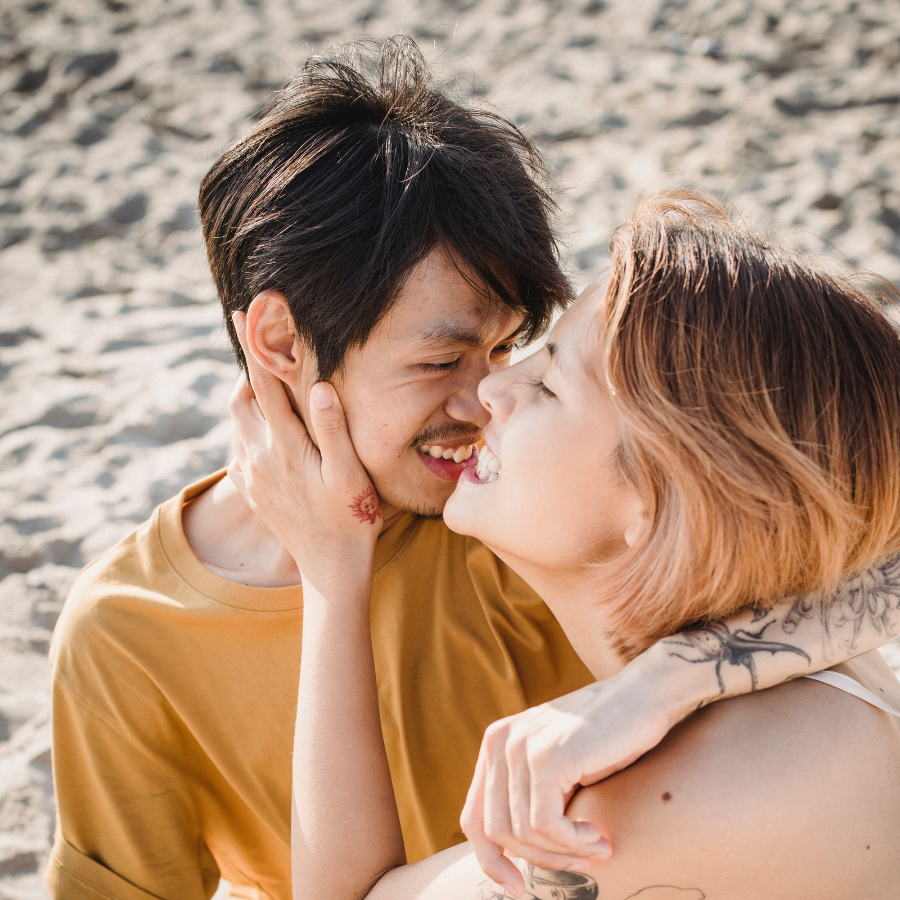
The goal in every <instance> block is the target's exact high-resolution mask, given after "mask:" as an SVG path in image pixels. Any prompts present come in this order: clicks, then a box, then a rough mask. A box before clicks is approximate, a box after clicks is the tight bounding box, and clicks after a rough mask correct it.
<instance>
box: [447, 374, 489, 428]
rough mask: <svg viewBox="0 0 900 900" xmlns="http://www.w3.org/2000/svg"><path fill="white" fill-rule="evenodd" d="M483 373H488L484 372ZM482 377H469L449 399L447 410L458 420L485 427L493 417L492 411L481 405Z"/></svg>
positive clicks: (448, 413)
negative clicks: (479, 390)
mask: <svg viewBox="0 0 900 900" xmlns="http://www.w3.org/2000/svg"><path fill="white" fill-rule="evenodd" d="M483 374H485V375H486V374H487V372H484V373H483ZM481 380H482V378H481V377H476V378H467V379H466V380H465V381H464V382H463V383H461V384H459V385H458V386H457V389H456V390H455V391H454V392H453V394H452V395H451V396H450V397H449V398H448V399H447V402H446V404H445V407H444V409H445V411H446V413H447V415H449V416H450V417H451V418H453V419H456V420H457V421H458V422H471V423H472V424H473V425H476V426H477V427H478V428H483V427H484V426H485V425H487V423H488V422H489V421H490V419H491V415H490V413H489V412H488V411H487V410H486V409H485V408H484V407H483V406H482V405H481V401H480V400H479V396H478V385H479V382H480V381H481Z"/></svg>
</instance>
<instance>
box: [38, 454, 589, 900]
mask: <svg viewBox="0 0 900 900" xmlns="http://www.w3.org/2000/svg"><path fill="white" fill-rule="evenodd" d="M222 475H223V473H221V472H220V473H217V474H216V475H213V476H211V477H210V478H207V479H206V480H205V481H202V482H200V483H199V484H196V485H193V486H191V487H189V488H187V489H186V490H185V491H183V492H182V493H181V494H180V495H178V496H177V497H174V498H173V499H172V500H169V501H168V502H166V503H164V504H163V505H162V506H161V507H159V508H158V509H157V510H156V511H155V512H154V514H153V516H152V517H151V518H150V519H149V520H148V521H147V522H145V523H144V524H143V525H141V527H140V528H138V529H137V531H135V532H134V533H133V534H132V535H130V536H129V537H128V538H126V539H125V540H124V541H122V543H120V544H119V545H118V546H116V547H114V548H113V549H112V550H110V551H109V552H108V553H106V554H104V555H103V556H102V557H101V558H100V559H99V560H97V561H96V562H95V563H93V564H92V565H90V566H88V567H87V568H86V569H85V570H84V572H83V573H82V574H81V576H80V577H79V579H78V581H77V582H76V584H75V586H74V588H73V589H72V593H71V594H70V596H69V598H68V600H67V601H66V604H65V608H64V610H63V613H62V616H61V617H60V620H59V624H58V626H57V629H56V633H55V635H54V638H53V645H52V649H51V657H52V662H53V671H54V683H53V765H54V779H55V783H56V794H57V802H58V806H59V819H58V826H57V836H56V842H55V846H54V850H53V855H52V857H51V862H50V868H49V870H48V873H47V881H48V884H49V885H50V889H51V893H52V894H53V896H54V897H55V898H57V900H88V898H90V900H147V898H151V897H153V898H164V900H200V898H204V900H205V898H208V897H210V896H211V895H212V894H213V892H214V891H215V889H216V886H217V885H218V881H219V877H220V875H221V877H223V878H226V879H228V881H230V882H232V883H233V884H236V885H242V886H246V887H248V888H250V889H255V891H256V892H257V893H256V896H258V897H259V898H260V900H263V898H278V900H289V898H290V896H291V890H290V788H291V749H292V736H293V729H294V714H295V709H296V702H297V684H298V673H299V667H300V629H301V625H302V620H303V608H302V607H303V601H302V590H301V588H299V587H287V588H255V587H245V586H243V585H239V584H236V583H234V582H231V581H227V580H225V579H223V578H219V577H218V576H216V575H214V574H212V573H211V572H210V571H209V570H208V569H206V568H205V567H204V566H203V564H202V563H201V562H200V561H199V560H198V559H197V557H196V556H195V555H194V554H193V552H192V550H191V548H190V546H189V545H188V542H187V539H186V538H185V535H184V530H183V528H182V523H181V510H182V507H183V505H184V503H185V502H187V501H189V500H191V499H192V498H194V497H196V496H197V495H198V494H200V493H201V492H202V491H204V490H205V489H206V488H208V487H209V486H210V485H211V484H213V483H215V481H216V480H218V479H219V478H221V477H222ZM372 639H373V643H374V650H375V664H376V669H377V675H378V693H379V699H380V704H381V722H382V728H383V730H384V738H385V743H386V746H387V754H388V760H389V763H390V769H391V776H392V779H393V784H394V791H395V793H396V796H397V802H398V805H399V808H400V819H401V823H402V827H403V836H404V840H405V842H406V850H407V855H408V858H409V860H410V861H415V860H417V859H421V858H422V857H424V856H427V855H429V854H432V853H435V852H437V851H439V850H442V849H444V848H446V847H449V846H451V845H453V844H455V843H459V842H460V841H462V840H464V837H463V835H462V833H461V831H460V829H459V814H460V811H461V809H462V806H463V802H464V800H465V796H466V791H467V789H468V786H469V782H470V780H471V777H472V773H473V771H474V767H475V761H476V758H477V756H478V749H479V746H480V744H481V737H482V734H483V733H484V729H485V727H486V726H487V725H488V724H490V723H491V722H493V721H494V720H496V719H498V718H501V717H503V716H507V715H510V714H512V713H515V712H518V711H520V710H522V709H525V708H526V707H529V706H533V705H535V704H537V703H541V702H543V701H545V700H548V699H550V698H552V697H555V696H559V695H560V694H563V693H566V692H568V691H571V690H574V689H576V688H578V687H581V686H582V685H584V684H586V683H588V682H589V681H591V676H590V673H589V672H588V671H587V669H586V668H585V667H584V666H583V664H582V663H581V661H580V660H579V659H578V657H577V656H576V655H575V652H574V651H573V650H572V648H571V646H570V645H569V643H568V641H567V640H566V638H565V636H564V635H563V632H562V630H561V629H560V627H559V625H558V624H557V622H556V620H555V619H554V618H553V616H552V614H551V613H550V611H549V610H548V609H547V607H546V606H545V605H544V603H543V602H542V601H541V600H540V599H539V598H538V597H537V596H536V595H535V593H534V592H533V591H532V590H531V589H530V588H529V587H528V586H527V585H526V584H525V583H524V582H523V581H522V580H521V579H520V578H519V577H518V576H517V575H516V574H515V573H514V572H512V571H511V570H510V569H509V568H507V567H506V566H505V565H504V564H503V563H501V562H500V561H499V560H498V559H497V558H496V557H495V556H494V555H493V554H492V553H491V552H490V551H489V550H488V549H487V548H486V547H484V545H482V544H481V543H479V542H478V541H476V540H474V539H472V538H466V537H461V536H459V535H456V534H454V533H453V532H451V531H450V530H449V529H448V528H447V527H446V526H445V525H444V524H443V522H441V521H426V520H422V519H418V518H416V517H414V516H412V515H406V516H404V517H402V518H401V519H400V520H399V521H398V522H396V523H395V524H394V525H392V526H391V527H390V528H389V529H388V530H387V531H386V532H385V533H384V534H383V535H382V536H381V538H380V539H379V541H378V545H377V549H376V556H375V580H374V587H373V594H372ZM299 727H301V728H302V727H303V725H302V723H300V725H299ZM348 851H349V852H352V848H348ZM248 895H249V896H252V895H253V893H252V890H251V892H250V893H249V894H248Z"/></svg>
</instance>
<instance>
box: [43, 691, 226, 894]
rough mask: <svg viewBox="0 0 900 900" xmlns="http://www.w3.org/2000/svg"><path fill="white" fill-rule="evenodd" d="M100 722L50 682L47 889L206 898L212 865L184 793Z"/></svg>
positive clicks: (215, 873)
mask: <svg viewBox="0 0 900 900" xmlns="http://www.w3.org/2000/svg"><path fill="white" fill-rule="evenodd" d="M107 719H108V717H107V716H106V715H105V714H104V712H103V711H97V710H93V709H91V708H90V707H89V706H88V704H87V703H85V702H84V701H83V700H81V699H79V698H78V697H76V696H75V694H74V693H73V692H72V691H71V690H70V689H69V688H68V687H67V685H66V684H65V683H64V682H63V681H61V680H60V679H59V677H57V678H56V679H55V681H54V688H53V770H54V784H55V788H56V798H57V805H58V820H57V831H56V840H55V844H54V848H53V853H52V855H51V859H50V866H49V869H48V871H47V884H48V886H49V888H50V892H51V895H52V896H53V897H54V898H56V900H100V898H102V900H144V898H162V900H208V898H209V897H211V896H212V895H213V893H215V890H216V887H217V885H218V882H219V870H218V867H217V865H216V863H215V860H214V859H213V857H212V855H211V853H210V851H209V849H208V848H207V846H206V844H205V843H204V841H203V837H202V830H201V823H200V821H199V817H198V813H197V810H196V807H195V804H194V803H193V802H192V799H191V797H190V794H189V792H188V791H186V790H185V787H184V786H182V785H179V784H178V783H177V781H176V780H175V779H174V778H173V776H172V775H171V774H170V773H169V772H167V771H166V770H165V769H164V768H163V767H162V766H161V765H160V764H159V763H158V762H157V761H156V760H154V759H153V757H152V754H151V753H149V752H148V751H147V748H143V747H141V746H140V745H139V744H138V743H137V742H135V741H134V740H133V739H129V738H128V737H126V736H125V735H124V734H122V733H121V732H120V730H119V729H117V728H116V727H114V725H113V724H112V723H111V722H110V721H108V720H107Z"/></svg>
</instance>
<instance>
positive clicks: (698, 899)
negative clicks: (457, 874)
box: [476, 860, 706, 900]
mask: <svg viewBox="0 0 900 900" xmlns="http://www.w3.org/2000/svg"><path fill="white" fill-rule="evenodd" d="M517 865H518V866H519V870H520V871H521V872H522V875H523V876H524V878H525V893H524V894H523V895H522V898H521V900H606V896H605V895H604V897H603V898H601V897H600V896H599V887H598V885H597V882H596V880H595V879H593V878H591V876H590V875H583V874H581V873H580V872H566V871H555V870H549V869H539V868H537V866H533V865H530V864H526V863H523V862H522V861H521V860H518V861H517ZM476 900H514V898H513V897H512V895H511V894H509V893H507V891H506V890H505V889H504V888H503V887H501V886H500V885H499V884H495V883H494V882H493V881H485V882H483V883H482V884H481V885H480V886H479V889H478V895H477V897H476ZM609 900H612V898H609ZM623 900H706V894H704V893H703V891H701V890H700V889H699V888H680V887H675V886H674V885H671V884H653V885H649V886H648V887H644V888H641V889H640V890H639V891H637V892H636V893H634V894H629V895H628V896H627V897H625V898H623Z"/></svg>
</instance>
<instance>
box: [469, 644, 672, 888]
mask: <svg viewBox="0 0 900 900" xmlns="http://www.w3.org/2000/svg"><path fill="white" fill-rule="evenodd" d="M645 656H646V659H644V658H643V657H638V659H637V660H635V661H634V662H632V663H631V665H629V666H628V667H627V668H625V669H624V670H622V671H621V672H619V673H618V674H617V675H615V676H614V677H613V678H609V679H607V680H605V681H602V682H597V683H596V684H592V685H589V686H587V687H585V688H582V689H581V690H578V691H574V692H573V693H571V694H567V695H566V696H565V697H560V698H558V699H557V700H553V701H551V702H549V703H544V704H542V705H541V706H536V707H534V708H533V709H528V710H525V711H524V712H522V713H519V714H518V715H515V716H510V717H509V718H506V719H501V720H500V721H498V722H495V723H494V724H492V725H491V726H489V727H488V729H487V731H486V732H485V736H484V740H483V742H482V745H481V752H480V754H479V757H478V765H477V767H476V770H475V778H474V780H473V782H472V785H471V787H470V788H469V795H468V798H467V799H466V805H465V808H464V809H463V814H462V818H461V824H462V828H463V831H464V832H465V834H466V837H467V838H468V839H469V841H470V842H471V844H472V849H473V850H474V852H475V855H476V856H477V857H478V862H479V863H480V864H481V867H482V869H484V871H485V873H486V874H487V875H488V876H490V877H491V878H492V879H493V880H494V881H496V882H498V883H501V884H504V885H506V886H507V887H508V888H509V889H510V891H511V892H512V893H513V895H514V896H520V895H521V893H522V891H523V890H524V888H525V884H524V882H523V880H522V875H521V873H520V872H519V870H518V869H517V868H516V866H514V865H513V863H512V862H511V861H510V860H509V859H508V858H507V856H506V855H504V850H505V851H506V853H507V854H508V855H509V856H515V857H521V858H523V859H526V860H527V861H528V862H530V863H534V864H535V865H537V866H540V867H541V868H546V869H572V870H575V871H579V870H581V871H583V870H585V869H587V868H588V866H589V864H590V860H591V859H592V858H593V859H606V858H608V857H609V856H610V855H611V854H612V847H611V845H610V843H609V842H608V840H607V839H606V838H605V837H604V836H603V835H601V834H600V832H599V831H598V830H597V829H596V827H595V826H594V825H592V824H590V823H588V822H575V821H572V820H571V819H569V818H568V817H567V816H566V815H565V810H566V806H567V805H568V802H569V800H570V799H571V798H572V795H573V794H574V793H575V791H576V790H577V789H578V788H579V787H580V786H584V785H589V784H594V783H595V782H597V781H600V780H602V779H603V778H606V777H607V776H609V775H612V774H613V773H614V772H618V771H619V770H620V769H624V768H625V767H626V766H628V765H630V764H631V763H632V762H634V761H635V760H636V759H637V758H638V757H640V756H641V755H643V754H644V753H646V752H647V751H648V750H650V749H652V748H653V747H655V746H656V745H657V744H658V743H659V742H660V741H661V740H662V739H663V737H664V736H665V735H666V733H667V732H668V730H669V728H671V726H672V724H674V723H673V721H672V718H671V715H670V708H671V704H669V703H667V702H666V701H667V699H668V698H667V691H666V689H665V688H666V685H665V684H664V682H665V670H666V661H665V660H664V659H663V658H662V656H661V654H659V653H658V652H651V651H648V654H645ZM660 662H661V663H663V665H662V666H658V665H657V664H658V663H660Z"/></svg>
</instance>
